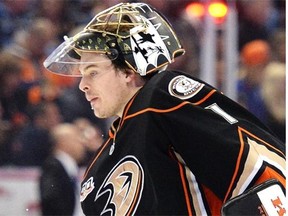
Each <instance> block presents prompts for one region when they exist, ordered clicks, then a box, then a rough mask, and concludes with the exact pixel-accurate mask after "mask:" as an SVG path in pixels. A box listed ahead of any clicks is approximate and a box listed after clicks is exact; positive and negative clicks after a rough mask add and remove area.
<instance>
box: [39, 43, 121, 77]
mask: <svg viewBox="0 0 288 216" xmlns="http://www.w3.org/2000/svg"><path fill="white" fill-rule="evenodd" d="M64 39H65V41H64V42H63V43H62V44H60V45H59V46H58V47H57V48H56V49H55V50H54V51H53V52H52V53H51V54H50V55H49V56H48V57H47V58H46V59H45V61H44V62H43V65H44V67H45V68H47V69H48V70H49V71H51V72H53V73H56V74H59V75H62V76H70V77H81V76H82V74H81V73H80V71H79V66H80V65H81V64H94V63H101V62H107V61H112V60H115V59H116V58H117V57H118V53H117V51H116V50H115V52H112V53H111V52H107V51H104V50H103V51H101V50H98V51H96V50H88V49H87V50H82V49H81V50H80V49H77V48H75V41H74V40H73V38H67V37H65V38H64ZM112 51H113V50H112ZM83 52H91V53H97V54H99V55H105V56H106V58H102V59H105V60H101V61H97V62H96V61H95V62H83V61H81V53H83ZM106 59H107V60H106Z"/></svg>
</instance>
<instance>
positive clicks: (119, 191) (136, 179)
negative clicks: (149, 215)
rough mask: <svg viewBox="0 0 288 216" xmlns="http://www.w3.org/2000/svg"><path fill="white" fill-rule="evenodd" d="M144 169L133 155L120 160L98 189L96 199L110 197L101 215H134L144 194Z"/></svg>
mask: <svg viewBox="0 0 288 216" xmlns="http://www.w3.org/2000/svg"><path fill="white" fill-rule="evenodd" d="M143 184H144V175H143V169H142V167H141V165H140V163H139V161H138V160H137V159H136V158H135V157H133V156H127V157H125V158H123V159H122V160H121V161H119V163H118V164H116V166H115V167H114V168H113V169H112V170H111V171H110V173H109V174H108V175H107V177H106V178H105V180H104V182H103V184H102V185H101V187H100V189H99V190H98V192H97V194H96V197H95V201H97V199H100V197H104V196H103V195H105V197H108V199H107V202H106V205H105V206H104V208H103V210H102V212H101V215H115V216H117V215H118V216H123V215H133V214H134V213H135V211H136V209H137V206H138V204H139V201H140V199H141V196H142V190H143Z"/></svg>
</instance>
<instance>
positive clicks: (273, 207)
mask: <svg viewBox="0 0 288 216" xmlns="http://www.w3.org/2000/svg"><path fill="white" fill-rule="evenodd" d="M284 191H285V189H284V188H283V186H282V185H281V184H280V183H279V182H278V181H277V180H276V179H271V180H268V181H266V182H264V183H262V184H260V185H257V186H255V187H253V188H251V189H249V190H247V191H246V192H244V193H243V194H241V195H239V196H236V197H234V198H232V199H230V200H228V201H227V202H226V203H225V204H224V205H223V206H222V209H221V215H222V216H228V215H231V216H235V215H237V216H240V215H250V216H252V215H259V216H261V215H265V216H272V215H286V214H287V210H288V209H287V202H286V197H285V194H284Z"/></svg>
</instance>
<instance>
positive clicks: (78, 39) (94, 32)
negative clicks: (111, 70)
mask: <svg viewBox="0 0 288 216" xmlns="http://www.w3.org/2000/svg"><path fill="white" fill-rule="evenodd" d="M64 39H65V41H64V42H63V43H62V44H61V45H60V46H59V47H58V48H56V49H55V50H54V52H53V53H51V54H50V56H49V57H48V58H47V59H46V60H45V61H44V66H45V67H46V68H47V69H48V70H50V71H52V72H55V73H58V74H62V75H67V76H81V74H80V73H79V70H78V68H79V64H87V63H96V62H81V53H83V52H93V53H99V54H101V55H106V56H107V57H108V58H107V60H112V61H118V62H121V63H124V64H126V65H127V66H128V67H129V68H131V69H132V70H133V71H134V72H136V73H139V74H140V75H141V76H145V75H146V74H149V73H151V72H154V71H158V70H160V69H161V68H162V67H163V66H165V65H167V64H169V63H171V62H173V61H174V58H176V57H178V56H180V55H183V54H184V49H183V48H182V47H181V45H180V43H179V40H178V38H177V36H176V35H175V32H174V31H173V29H172V27H171V25H170V24H169V23H168V22H167V21H166V20H165V18H164V17H163V16H161V15H160V14H159V12H157V11H156V10H155V9H154V8H152V7H151V6H149V5H147V4H144V3H120V4H118V5H115V6H113V7H111V8H108V9H106V10H105V11H103V12H101V13H99V14H97V15H96V16H95V17H94V18H93V19H92V20H91V21H90V23H88V25H87V26H86V27H85V28H84V29H83V30H82V31H81V32H79V33H78V34H76V35H75V36H73V37H71V38H68V37H64Z"/></svg>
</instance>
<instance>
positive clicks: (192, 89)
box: [168, 75, 204, 100]
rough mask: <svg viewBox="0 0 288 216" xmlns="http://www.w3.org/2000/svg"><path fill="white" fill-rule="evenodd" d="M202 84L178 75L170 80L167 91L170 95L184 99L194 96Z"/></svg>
mask: <svg viewBox="0 0 288 216" xmlns="http://www.w3.org/2000/svg"><path fill="white" fill-rule="evenodd" d="M203 86H204V84H203V83H199V82H197V81H195V80H193V79H190V78H188V77H186V76H183V75H179V76H177V77H175V78H173V79H172V80H171V81H170V83H169V86H168V91H169V93H170V94H171V95H173V96H175V97H178V98H180V99H182V100H185V99H188V98H192V97H193V96H195V95H196V94H197V93H198V92H199V91H200V90H201V89H202V88H203Z"/></svg>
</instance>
